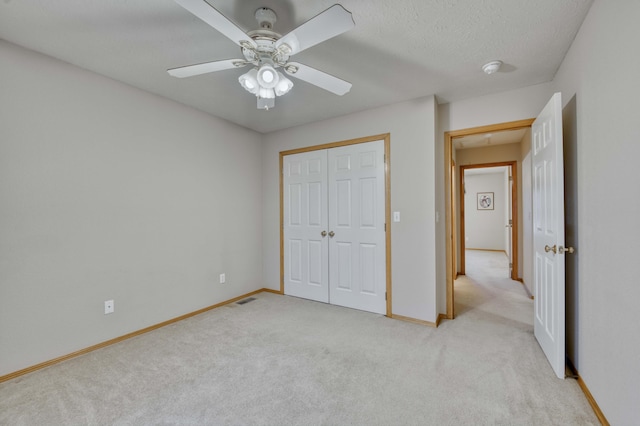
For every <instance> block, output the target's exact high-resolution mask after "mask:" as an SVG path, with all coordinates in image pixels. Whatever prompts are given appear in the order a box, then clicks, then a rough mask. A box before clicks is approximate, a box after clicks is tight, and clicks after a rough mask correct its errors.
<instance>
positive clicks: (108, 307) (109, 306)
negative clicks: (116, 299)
mask: <svg viewBox="0 0 640 426" xmlns="http://www.w3.org/2000/svg"><path fill="white" fill-rule="evenodd" d="M115 309H116V306H115V304H114V303H113V300H105V301H104V313H105V315H106V314H112V313H113V311H115Z"/></svg>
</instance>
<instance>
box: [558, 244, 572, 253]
mask: <svg viewBox="0 0 640 426" xmlns="http://www.w3.org/2000/svg"><path fill="white" fill-rule="evenodd" d="M558 251H559V252H560V253H569V254H573V253H575V249H574V248H573V247H562V246H560V248H559V249H558Z"/></svg>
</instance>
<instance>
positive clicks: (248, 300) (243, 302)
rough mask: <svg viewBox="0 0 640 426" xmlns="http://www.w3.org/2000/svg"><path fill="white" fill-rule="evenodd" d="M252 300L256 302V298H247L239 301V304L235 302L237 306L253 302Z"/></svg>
mask: <svg viewBox="0 0 640 426" xmlns="http://www.w3.org/2000/svg"><path fill="white" fill-rule="evenodd" d="M254 300H256V298H255V297H249V298H247V299H243V300H241V301H239V302H236V304H238V305H244V304H245V303H249V302H253V301H254Z"/></svg>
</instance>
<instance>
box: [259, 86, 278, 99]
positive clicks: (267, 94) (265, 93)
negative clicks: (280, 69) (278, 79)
mask: <svg viewBox="0 0 640 426" xmlns="http://www.w3.org/2000/svg"><path fill="white" fill-rule="evenodd" d="M258 97H259V98H262V99H273V98H275V97H276V94H275V92H274V91H273V89H269V88H266V87H261V88H260V91H259V92H258Z"/></svg>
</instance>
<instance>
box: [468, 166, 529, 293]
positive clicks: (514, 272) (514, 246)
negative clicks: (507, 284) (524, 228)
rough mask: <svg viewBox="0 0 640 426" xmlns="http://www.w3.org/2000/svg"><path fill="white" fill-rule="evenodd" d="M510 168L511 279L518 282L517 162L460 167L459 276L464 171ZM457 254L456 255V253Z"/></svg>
mask: <svg viewBox="0 0 640 426" xmlns="http://www.w3.org/2000/svg"><path fill="white" fill-rule="evenodd" d="M505 166H511V175H512V177H513V185H511V221H512V224H513V225H512V227H511V235H512V236H511V258H512V263H513V266H512V269H511V279H512V280H515V281H517V280H518V226H519V223H518V162H517V161H503V162H499V163H485V164H465V165H464V166H460V179H459V181H458V182H459V185H458V188H459V191H458V194H459V195H460V197H459V203H460V271H459V272H458V273H459V274H460V275H466V254H465V249H466V245H467V243H466V241H465V231H466V227H465V224H464V171H465V170H468V169H484V168H487V169H488V168H491V167H505ZM456 254H457V253H456Z"/></svg>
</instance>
